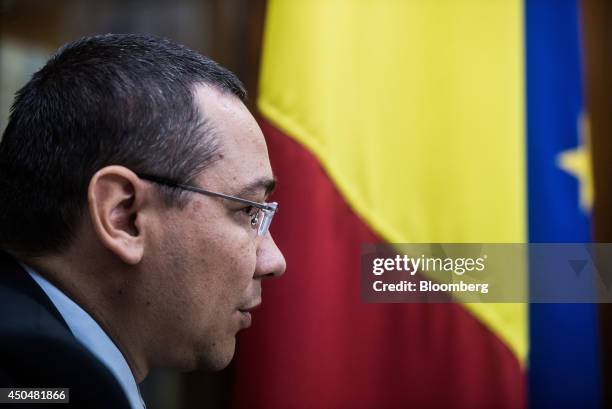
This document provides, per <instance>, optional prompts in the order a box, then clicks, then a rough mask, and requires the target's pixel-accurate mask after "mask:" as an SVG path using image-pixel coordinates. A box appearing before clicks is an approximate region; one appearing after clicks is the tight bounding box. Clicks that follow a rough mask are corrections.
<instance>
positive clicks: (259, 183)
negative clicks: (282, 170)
mask: <svg viewBox="0 0 612 409" xmlns="http://www.w3.org/2000/svg"><path fill="white" fill-rule="evenodd" d="M275 188H276V178H267V177H264V178H260V179H256V180H254V181H252V182H250V183H249V184H247V185H246V186H244V187H243V188H241V189H240V190H239V191H238V192H236V194H235V195H234V196H236V197H244V196H246V197H249V196H254V195H256V194H258V193H261V191H262V190H264V191H265V194H266V197H267V196H268V195H269V194H270V193H272V192H273V191H274V189H275Z"/></svg>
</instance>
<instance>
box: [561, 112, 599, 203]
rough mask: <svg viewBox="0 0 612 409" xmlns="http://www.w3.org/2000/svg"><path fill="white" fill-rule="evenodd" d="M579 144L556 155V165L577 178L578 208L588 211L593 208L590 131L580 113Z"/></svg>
mask: <svg viewBox="0 0 612 409" xmlns="http://www.w3.org/2000/svg"><path fill="white" fill-rule="evenodd" d="M578 131H579V139H580V145H579V146H577V147H576V148H574V149H568V150H565V151H563V152H560V153H559V154H558V155H557V166H559V167H560V168H561V169H563V170H564V171H566V172H567V173H569V174H570V175H572V176H574V177H575V178H576V179H578V183H579V185H580V187H579V195H580V208H581V209H582V210H583V211H584V212H585V213H590V211H591V209H592V208H593V199H594V190H593V169H592V165H591V131H590V125H589V119H588V117H587V116H586V115H585V114H584V113H582V114H580V117H579V118H578Z"/></svg>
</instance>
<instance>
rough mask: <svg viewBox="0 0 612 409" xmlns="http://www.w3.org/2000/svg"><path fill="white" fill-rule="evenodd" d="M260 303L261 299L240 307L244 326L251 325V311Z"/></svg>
mask: <svg viewBox="0 0 612 409" xmlns="http://www.w3.org/2000/svg"><path fill="white" fill-rule="evenodd" d="M260 305H261V301H257V302H256V303H252V304H249V305H248V306H245V307H240V308H238V311H239V312H240V321H241V326H242V327H243V328H248V327H250V326H251V320H252V318H251V311H253V310H254V309H256V308H257V307H259V306H260Z"/></svg>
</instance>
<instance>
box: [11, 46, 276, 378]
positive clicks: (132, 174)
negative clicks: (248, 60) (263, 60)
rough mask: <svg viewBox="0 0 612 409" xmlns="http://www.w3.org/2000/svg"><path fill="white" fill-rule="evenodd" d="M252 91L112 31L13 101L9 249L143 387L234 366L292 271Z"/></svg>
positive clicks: (207, 63) (217, 71)
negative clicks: (279, 231)
mask: <svg viewBox="0 0 612 409" xmlns="http://www.w3.org/2000/svg"><path fill="white" fill-rule="evenodd" d="M244 98H245V90H244V88H243V86H242V84H241V83H240V81H239V80H238V79H237V78H236V77H235V76H234V75H233V74H232V73H231V72H229V71H228V70H226V69H225V68H223V67H221V66H219V65H217V64H216V63H215V62H213V61H211V60H209V59H207V58H205V57H203V56H201V55H199V54H197V53H195V52H193V51H191V50H189V49H187V48H186V47H183V46H180V45H176V44H174V43H172V42H169V41H166V40H162V39H158V38H154V37H148V36H136V35H102V36H96V37H91V38H85V39H82V40H79V41H77V42H75V43H72V44H69V45H67V46H64V47H63V48H62V49H60V50H59V51H58V53H57V54H56V55H55V56H53V57H52V58H51V59H50V60H49V62H48V63H47V64H46V65H45V66H44V67H43V68H42V69H41V70H40V71H38V72H37V73H36V74H34V76H33V78H32V79H31V81H30V82H29V83H28V84H27V85H26V86H25V87H24V88H23V89H21V90H20V91H19V93H18V94H17V97H16V99H15V103H14V106H13V110H12V115H11V118H10V121H9V125H8V126H7V128H6V131H5V132H4V136H3V140H2V141H1V143H0V247H2V249H3V250H5V251H6V252H8V253H9V254H11V255H12V256H13V257H14V258H15V259H16V260H18V261H19V262H20V263H22V265H23V266H24V267H27V268H29V269H30V270H31V271H32V272H33V273H35V274H38V275H39V276H41V277H42V278H43V279H44V280H46V281H48V282H49V283H51V284H52V285H53V286H54V287H56V288H57V289H59V291H61V292H62V293H64V294H65V295H66V296H67V297H68V298H69V299H71V300H72V301H74V303H76V304H77V305H78V306H80V307H81V308H82V309H83V310H84V311H86V312H87V313H88V314H89V315H90V316H91V317H92V318H93V319H94V320H95V321H96V322H97V324H99V326H100V327H101V328H102V329H103V331H104V332H105V333H106V334H107V335H108V336H109V338H110V339H111V340H112V342H113V343H114V344H115V345H116V346H117V348H118V349H119V350H120V351H121V353H122V354H123V356H124V357H125V360H126V361H127V363H128V364H129V367H130V369H131V371H132V373H133V375H134V378H135V379H136V381H137V382H140V381H141V380H142V379H143V378H144V377H145V376H146V374H147V373H148V371H149V369H150V368H152V367H171V368H179V369H185V370H189V369H195V368H201V367H205V368H209V369H221V368H223V367H225V366H226V365H228V363H229V362H230V360H231V358H232V356H233V354H234V349H235V336H236V333H237V332H238V331H239V330H241V329H243V328H246V327H248V326H249V325H250V323H251V315H250V312H249V311H251V310H252V309H253V308H255V307H256V306H258V305H259V304H260V303H261V301H262V298H261V282H262V280H264V279H266V278H271V277H275V276H279V275H281V274H282V273H283V272H284V270H285V261H284V259H283V256H282V254H281V253H280V251H279V249H278V248H277V247H276V245H275V243H274V241H273V239H272V237H271V235H270V232H269V231H268V227H269V223H270V222H271V219H272V216H273V215H274V212H275V210H276V204H275V203H267V198H268V195H269V194H270V193H271V191H272V189H273V188H274V183H275V182H274V176H273V173H272V169H271V167H270V163H269V159H268V152H267V148H266V144H265V141H264V138H263V135H262V133H261V131H260V129H259V127H258V125H257V123H256V121H255V120H254V118H253V116H252V115H251V114H250V113H249V111H248V110H247V108H246V107H245V105H244V104H243V100H244ZM51 298H52V297H51ZM52 301H53V302H54V303H55V300H54V299H53V298H52ZM60 312H62V311H61V308H60ZM62 314H63V312H62ZM63 318H64V319H65V320H67V319H66V317H63ZM68 324H69V326H70V323H68ZM71 329H72V331H73V333H76V332H75V330H74V329H73V328H72V327H71Z"/></svg>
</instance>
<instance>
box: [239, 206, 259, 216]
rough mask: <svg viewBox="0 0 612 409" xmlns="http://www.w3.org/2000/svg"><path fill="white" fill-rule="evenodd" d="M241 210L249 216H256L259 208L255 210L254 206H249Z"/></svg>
mask: <svg viewBox="0 0 612 409" xmlns="http://www.w3.org/2000/svg"><path fill="white" fill-rule="evenodd" d="M241 210H242V211H243V212H245V213H246V214H247V215H248V216H254V215H255V213H257V208H255V207H254V206H247V207H245V208H243V209H241Z"/></svg>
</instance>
